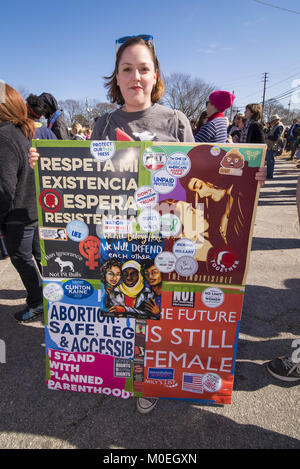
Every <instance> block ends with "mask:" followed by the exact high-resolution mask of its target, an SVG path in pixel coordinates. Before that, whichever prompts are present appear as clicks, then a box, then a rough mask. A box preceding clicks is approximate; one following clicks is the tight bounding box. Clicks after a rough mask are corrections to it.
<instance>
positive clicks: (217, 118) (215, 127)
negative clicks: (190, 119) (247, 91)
mask: <svg viewBox="0 0 300 469" xmlns="http://www.w3.org/2000/svg"><path fill="white" fill-rule="evenodd" d="M234 99H235V96H234V95H233V94H231V93H229V91H221V90H220V91H214V92H213V93H211V94H210V95H209V98H208V101H207V103H206V112H207V122H206V124H204V125H203V126H202V127H201V129H200V130H199V132H198V133H197V134H196V136H195V141H196V142H219V143H222V142H226V141H227V120H226V118H225V115H224V111H225V110H226V109H228V108H229V107H231V106H232V104H233V101H234Z"/></svg>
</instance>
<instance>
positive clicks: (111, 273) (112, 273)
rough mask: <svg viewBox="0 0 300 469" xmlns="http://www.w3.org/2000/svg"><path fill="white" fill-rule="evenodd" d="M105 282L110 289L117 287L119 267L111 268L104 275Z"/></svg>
mask: <svg viewBox="0 0 300 469" xmlns="http://www.w3.org/2000/svg"><path fill="white" fill-rule="evenodd" d="M105 280H106V282H107V283H108V284H109V285H111V286H112V287H115V286H116V285H118V283H119V282H120V280H121V269H120V267H118V266H116V265H113V266H111V267H110V268H109V269H108V270H107V272H106V274H105Z"/></svg>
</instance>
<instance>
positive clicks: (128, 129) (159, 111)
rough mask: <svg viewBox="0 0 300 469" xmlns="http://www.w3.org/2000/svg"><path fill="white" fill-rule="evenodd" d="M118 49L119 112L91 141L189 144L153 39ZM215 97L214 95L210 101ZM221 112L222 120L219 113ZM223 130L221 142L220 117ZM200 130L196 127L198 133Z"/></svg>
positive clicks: (146, 403) (145, 401) (143, 401)
mask: <svg viewBox="0 0 300 469" xmlns="http://www.w3.org/2000/svg"><path fill="white" fill-rule="evenodd" d="M118 45H119V46H120V47H119V48H118V49H117V51H116V61H115V68H114V71H113V73H112V74H111V75H110V76H108V77H106V78H105V80H106V87H107V89H108V95H109V97H110V100H111V102H112V103H116V104H118V105H119V106H120V108H119V109H116V110H115V111H113V112H111V113H107V114H104V115H103V116H101V117H98V119H97V120H96V122H95V125H94V128H93V132H92V136H91V138H92V140H118V139H119V140H125V139H126V140H142V138H143V136H144V135H145V133H147V139H148V140H153V141H159V142H187V143H192V142H194V136H193V132H192V129H191V125H190V122H189V120H188V118H187V117H186V116H185V115H184V114H183V113H182V112H181V111H177V110H173V109H170V108H168V107H166V106H163V105H161V104H159V100H160V99H161V98H162V96H163V94H164V84H163V81H162V77H161V72H160V64H159V61H158V58H157V55H156V51H155V47H154V44H153V37H152V36H150V35H142V36H132V37H129V38H128V36H127V37H126V38H120V39H117V40H116V46H118ZM223 93H224V94H222V92H221V96H219V99H218V100H217V102H218V105H221V108H223V110H224V109H226V107H229V106H230V105H231V103H232V96H233V95H230V93H229V94H228V92H223ZM229 95H230V96H229ZM217 96H218V95H214V96H213V98H212V99H213V100H214V98H217ZM222 98H223V99H222ZM224 101H226V104H225V102H224ZM224 105H225V107H224ZM211 106H213V105H212V104H211V105H208V106H207V111H208V110H210V111H211V110H212V109H213V108H214V107H211ZM215 113H216V112H215ZM221 114H222V116H223V117H224V115H223V113H222V112H221ZM210 115H211V114H210ZM205 125H207V124H205ZM205 125H204V126H203V128H204V127H205ZM224 128H225V141H226V138H227V127H226V123H225V119H224ZM201 131H202V129H201V130H200V133H201ZM38 158H39V154H38V153H37V152H36V150H35V149H31V150H30V155H29V161H30V165H31V166H32V167H33V166H34V163H35V161H36V160H37V159H38ZM255 177H256V180H258V181H260V182H261V184H263V182H264V179H265V172H264V170H263V169H260V170H259V171H258V172H257V173H256V176H255ZM156 403H157V399H152V398H151V399H150V398H145V397H143V398H138V399H137V400H136V404H137V410H138V411H139V412H141V413H148V412H150V411H151V410H152V409H153V408H154V407H155V405H156Z"/></svg>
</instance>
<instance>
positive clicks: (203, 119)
mask: <svg viewBox="0 0 300 469" xmlns="http://www.w3.org/2000/svg"><path fill="white" fill-rule="evenodd" d="M206 122H207V112H206V111H203V112H201V114H200V117H199V121H198V123H197V124H196V126H195V128H194V129H193V134H194V136H195V135H197V133H198V132H199V130H200V129H201V127H202V126H203V125H204V124H206Z"/></svg>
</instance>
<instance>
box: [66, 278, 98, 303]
mask: <svg viewBox="0 0 300 469" xmlns="http://www.w3.org/2000/svg"><path fill="white" fill-rule="evenodd" d="M63 288H64V292H65V295H66V296H68V297H69V298H75V299H77V300H81V299H82V298H88V297H89V296H92V294H93V292H94V287H93V285H91V284H90V283H89V282H87V281H86V280H81V279H71V280H68V281H67V282H66V283H64V285H63Z"/></svg>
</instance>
